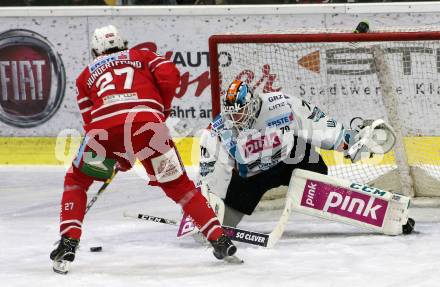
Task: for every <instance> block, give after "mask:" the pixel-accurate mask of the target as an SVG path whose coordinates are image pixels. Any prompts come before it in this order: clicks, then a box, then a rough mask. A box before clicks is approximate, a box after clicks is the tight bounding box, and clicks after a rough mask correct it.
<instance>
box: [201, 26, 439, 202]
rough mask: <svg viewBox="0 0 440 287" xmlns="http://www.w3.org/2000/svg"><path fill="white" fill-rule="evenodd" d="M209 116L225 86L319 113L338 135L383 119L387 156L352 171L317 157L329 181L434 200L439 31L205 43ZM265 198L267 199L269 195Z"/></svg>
mask: <svg viewBox="0 0 440 287" xmlns="http://www.w3.org/2000/svg"><path fill="white" fill-rule="evenodd" d="M209 51H210V73H211V93H212V109H213V115H214V116H215V115H217V114H218V113H219V112H220V97H221V95H222V94H223V93H224V92H225V90H226V88H227V86H228V84H229V83H230V82H231V81H232V80H234V79H240V80H243V81H245V82H247V83H248V84H249V85H251V86H252V87H253V88H254V89H255V91H256V92H257V93H261V92H273V91H283V92H285V93H287V94H291V95H294V96H299V97H301V98H304V99H305V100H308V101H311V102H313V103H315V104H317V105H318V106H319V107H321V108H322V109H323V110H324V111H325V112H327V113H328V114H329V115H330V116H331V117H333V118H335V119H337V120H338V121H340V122H342V123H343V124H344V125H345V126H346V127H347V126H348V125H349V122H350V120H351V119H352V118H354V117H362V118H364V119H376V118H384V119H385V120H386V121H388V122H389V123H390V124H391V125H392V126H393V128H394V129H395V130H396V133H397V137H398V139H397V144H396V146H395V148H394V150H393V151H392V152H391V153H389V154H387V155H385V156H381V157H377V156H375V157H373V158H372V159H371V160H363V161H362V162H361V163H356V164H352V163H350V162H349V161H348V160H345V159H343V158H342V155H341V154H339V153H337V152H331V151H321V152H320V153H321V155H322V156H323V157H324V160H325V161H326V163H327V165H328V166H329V174H330V175H334V176H337V177H341V178H345V179H349V180H352V181H356V182H360V183H367V184H370V185H375V186H377V187H382V188H384V189H388V190H391V191H394V192H398V193H402V194H405V195H410V196H416V197H439V198H440V120H438V117H439V116H440V30H439V29H432V28H424V29H420V30H416V29H411V30H409V29H408V30H405V29H392V28H386V29H382V30H381V31H379V32H371V33H364V34H362V33H361V34H358V33H352V32H348V31H329V30H327V31H323V30H322V31H320V30H318V29H315V30H298V31H294V32H292V33H279V32H276V33H253V34H225V35H214V36H211V37H210V39H209ZM269 196H270V195H269Z"/></svg>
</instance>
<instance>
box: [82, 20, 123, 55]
mask: <svg viewBox="0 0 440 287" xmlns="http://www.w3.org/2000/svg"><path fill="white" fill-rule="evenodd" d="M127 43H128V42H127V41H125V40H124V39H122V37H121V35H120V34H119V31H118V29H116V27H115V26H113V25H108V26H105V27H102V28H98V29H96V30H95V31H94V32H93V36H92V41H91V47H92V53H93V56H94V57H98V56H100V55H103V54H108V53H115V52H118V51H121V50H125V49H127Z"/></svg>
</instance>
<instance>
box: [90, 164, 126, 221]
mask: <svg viewBox="0 0 440 287" xmlns="http://www.w3.org/2000/svg"><path fill="white" fill-rule="evenodd" d="M118 171H119V170H118V169H115V171H114V172H113V174H112V176H111V177H110V178H109V179H107V180H106V181H105V182H104V184H103V185H102V186H101V187H100V188H99V190H98V192H97V193H96V194H95V195H94V196H93V198H92V199H91V200H90V202H89V203H88V204H87V207H86V212H85V213H87V212H88V211H89V209H90V208H92V206H93V204H95V202H96V201H97V200H98V197H99V196H100V195H101V193H103V192H104V191H105V189H106V188H107V186H108V185H109V184H110V182H112V180H113V178H114V177H115V175H116V174H117V173H118Z"/></svg>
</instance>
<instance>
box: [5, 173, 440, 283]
mask: <svg viewBox="0 0 440 287" xmlns="http://www.w3.org/2000/svg"><path fill="white" fill-rule="evenodd" d="M63 176H64V169H63V168H62V167H51V166H46V167H45V166H38V167H0V183H1V184H0V286H7V287H9V286H25V287H33V286H46V287H52V286H54V287H55V286H56V287H64V286H75V287H82V286H87V287H92V286H106V287H114V286H133V287H137V286H149V287H153V286H179V287H182V286H209V287H214V286H236V287H238V286H240V287H241V286H252V287H257V286H299V287H302V286H319V287H323V286H375V287H376V286H399V287H400V286H405V287H406V286H440V274H439V270H440V260H439V259H440V230H439V227H440V210H438V209H426V208H425V209H421V208H418V209H417V208H413V209H412V210H411V216H412V217H414V218H415V220H416V230H417V231H418V233H417V234H412V235H409V236H397V237H389V236H384V235H378V234H373V233H370V232H366V231H363V230H360V229H358V228H354V227H351V226H347V225H342V224H339V223H334V222H329V221H323V220H320V219H315V218H312V217H307V216H303V215H299V214H295V213H294V214H292V216H291V219H290V221H289V224H288V226H287V228H286V232H285V234H284V236H283V238H282V239H281V240H280V241H279V242H278V244H277V245H276V246H275V248H273V249H264V248H258V247H253V246H249V245H245V244H238V247H239V251H238V254H239V255H240V256H241V257H242V258H243V259H244V260H245V264H243V265H241V266H237V265H227V264H225V263H223V262H220V261H218V260H216V259H215V258H214V257H213V256H212V254H211V251H210V250H209V249H207V248H205V247H203V246H200V245H199V244H197V243H195V242H193V240H192V239H191V238H186V239H181V240H178V239H177V238H176V232H177V229H176V227H174V226H169V225H163V224H157V223H152V222H144V221H140V220H135V219H127V218H123V217H122V213H123V211H124V210H128V211H133V212H143V213H146V214H151V215H156V216H163V217H169V218H174V219H178V218H179V217H180V211H179V208H178V207H177V206H176V205H175V204H174V203H173V202H172V201H171V200H169V199H168V198H166V197H165V195H164V194H163V193H162V191H161V190H159V189H153V188H151V187H148V186H147V185H146V184H145V180H143V179H142V178H140V177H139V176H138V174H137V173H136V172H133V171H131V172H128V173H125V174H118V175H117V177H116V178H115V180H114V182H113V183H112V184H111V185H110V186H109V188H108V191H106V192H105V193H104V194H103V195H102V196H101V198H99V199H98V201H97V202H96V204H95V206H93V208H92V209H91V211H90V213H89V214H87V216H86V220H85V222H84V225H83V238H82V240H81V248H80V250H79V251H78V253H77V258H76V260H75V262H74V263H73V264H72V269H71V272H70V273H69V274H68V275H66V276H63V275H59V274H55V273H54V272H52V267H51V262H50V260H49V253H50V251H51V250H52V249H53V243H54V241H56V240H57V239H58V237H59V235H58V216H59V214H58V211H59V201H60V199H61V194H62V185H63ZM99 186H100V184H99V183H96V184H95V185H94V186H93V189H92V190H91V191H90V194H91V193H94V192H96V190H97V189H98V188H99ZM89 198H90V197H89ZM279 214H280V211H271V212H261V213H257V214H254V215H253V216H252V217H246V218H245V220H244V221H243V223H242V224H241V225H240V227H242V228H244V229H249V230H255V231H261V232H269V231H270V230H271V228H273V226H274V225H275V222H276V221H277V219H278V216H279ZM91 246H103V252H100V253H91V252H90V251H89V248H90V247H91Z"/></svg>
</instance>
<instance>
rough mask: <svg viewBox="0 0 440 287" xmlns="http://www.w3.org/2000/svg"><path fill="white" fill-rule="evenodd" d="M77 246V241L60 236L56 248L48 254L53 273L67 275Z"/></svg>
mask: <svg viewBox="0 0 440 287" xmlns="http://www.w3.org/2000/svg"><path fill="white" fill-rule="evenodd" d="M78 246H79V240H77V239H73V238H68V237H66V236H62V237H61V240H60V242H59V244H58V246H57V248H56V249H55V250H53V251H52V252H51V253H50V259H52V260H53V271H55V272H56V273H60V274H67V272H69V269H70V264H71V263H72V261H73V260H74V259H75V252H76V249H78Z"/></svg>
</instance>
